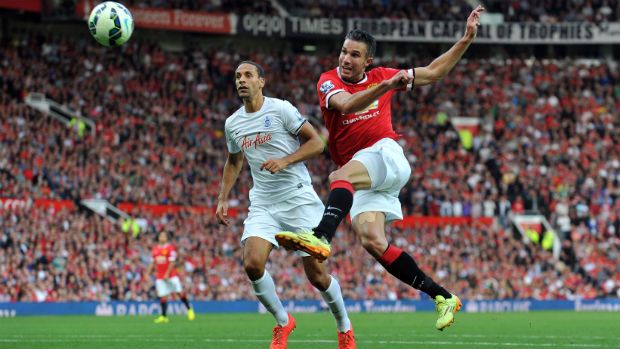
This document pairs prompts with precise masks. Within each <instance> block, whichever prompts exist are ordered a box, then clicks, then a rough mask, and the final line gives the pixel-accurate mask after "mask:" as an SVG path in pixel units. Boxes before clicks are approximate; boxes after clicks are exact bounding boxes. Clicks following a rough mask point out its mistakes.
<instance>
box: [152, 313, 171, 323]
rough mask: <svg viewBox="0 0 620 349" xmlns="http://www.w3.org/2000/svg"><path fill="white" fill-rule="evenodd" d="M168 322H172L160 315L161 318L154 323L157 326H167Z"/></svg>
mask: <svg viewBox="0 0 620 349" xmlns="http://www.w3.org/2000/svg"><path fill="white" fill-rule="evenodd" d="M168 321H170V320H168V318H167V317H165V316H163V315H160V316H159V317H158V318H157V319H155V320H154V321H153V322H154V323H156V324H167V323H168Z"/></svg>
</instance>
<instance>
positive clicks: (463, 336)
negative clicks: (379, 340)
mask: <svg viewBox="0 0 620 349" xmlns="http://www.w3.org/2000/svg"><path fill="white" fill-rule="evenodd" d="M324 336H325V335H322V334H321V335H319V334H307V335H305V337H324ZM412 336H413V337H431V338H437V337H448V338H491V339H493V338H521V339H522V338H527V339H558V338H559V339H587V340H592V339H599V340H605V339H616V340H620V337H613V336H609V337H604V336H536V335H484V334H446V333H442V334H426V333H412ZM6 337H13V338H32V337H39V338H59V337H61V338H118V335H110V334H58V335H54V337H49V336H48V335H45V337H41V336H39V335H37V334H32V335H23V334H9V335H6ZM123 337H127V338H143V337H144V335H140V334H126V335H123ZM166 337H168V338H180V339H183V338H191V339H195V340H202V339H203V338H204V337H205V336H196V335H190V336H182V335H166ZM244 337H246V338H247V337H254V338H256V339H260V338H264V336H244ZM363 337H385V335H384V334H378V333H370V334H364V335H363Z"/></svg>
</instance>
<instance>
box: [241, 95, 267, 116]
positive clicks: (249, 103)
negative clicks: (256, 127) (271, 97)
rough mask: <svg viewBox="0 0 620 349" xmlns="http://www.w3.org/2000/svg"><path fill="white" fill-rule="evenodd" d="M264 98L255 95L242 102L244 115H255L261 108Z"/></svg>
mask: <svg viewBox="0 0 620 349" xmlns="http://www.w3.org/2000/svg"><path fill="white" fill-rule="evenodd" d="M264 102H265V97H264V96H263V95H262V94H259V95H257V96H256V97H254V98H248V99H244V100H243V106H244V107H245V112H246V113H256V112H257V111H259V110H260V108H262V107H263V103H264Z"/></svg>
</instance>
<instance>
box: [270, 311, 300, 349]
mask: <svg viewBox="0 0 620 349" xmlns="http://www.w3.org/2000/svg"><path fill="white" fill-rule="evenodd" d="M295 327H297V325H296V324H295V318H294V317H292V316H291V314H288V324H286V326H280V325H276V327H274V328H273V338H272V339H271V345H270V346H269V349H286V348H287V345H288V336H289V335H290V334H291V332H293V330H294V329H295Z"/></svg>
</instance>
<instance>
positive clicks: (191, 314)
mask: <svg viewBox="0 0 620 349" xmlns="http://www.w3.org/2000/svg"><path fill="white" fill-rule="evenodd" d="M195 318H196V313H194V309H193V308H189V309H187V319H188V320H189V321H194V319H195Z"/></svg>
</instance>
